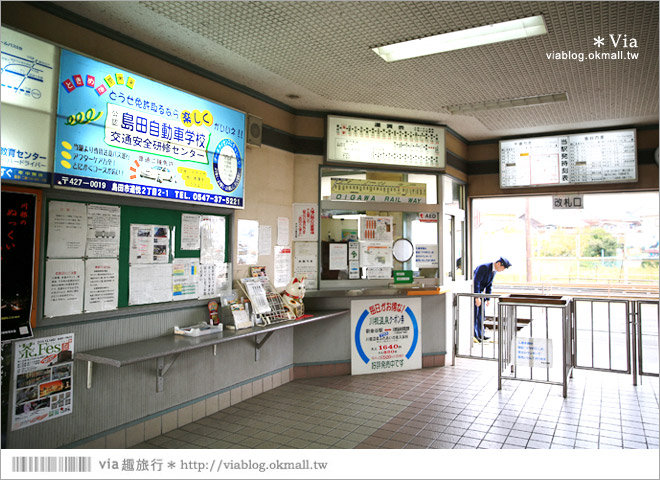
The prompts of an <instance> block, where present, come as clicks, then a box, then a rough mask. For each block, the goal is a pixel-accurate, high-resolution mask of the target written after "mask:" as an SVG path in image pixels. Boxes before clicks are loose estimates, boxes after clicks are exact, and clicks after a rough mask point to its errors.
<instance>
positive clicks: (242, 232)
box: [236, 219, 259, 265]
mask: <svg viewBox="0 0 660 480" xmlns="http://www.w3.org/2000/svg"><path fill="white" fill-rule="evenodd" d="M236 230H237V237H238V248H237V249H236V255H237V260H238V264H239V265H255V264H256V263H257V261H258V260H259V222H257V221H256V220H243V219H239V220H238V225H237V229H236Z"/></svg>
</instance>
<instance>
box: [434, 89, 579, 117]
mask: <svg viewBox="0 0 660 480" xmlns="http://www.w3.org/2000/svg"><path fill="white" fill-rule="evenodd" d="M567 100H568V95H566V92H561V93H550V94H547V95H536V96H533V97H521V98H509V99H506V100H492V101H490V102H478V103H466V104H463V105H450V106H448V107H445V108H446V109H447V110H449V113H452V114H462V113H468V112H479V111H482V110H494V109H496V108H511V107H526V106H530V105H543V104H546V103H555V102H565V101H567Z"/></svg>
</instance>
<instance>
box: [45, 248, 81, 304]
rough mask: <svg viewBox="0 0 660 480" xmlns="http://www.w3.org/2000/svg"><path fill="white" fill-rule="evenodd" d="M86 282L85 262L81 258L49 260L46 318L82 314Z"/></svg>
mask: <svg viewBox="0 0 660 480" xmlns="http://www.w3.org/2000/svg"><path fill="white" fill-rule="evenodd" d="M84 281H85V262H84V261H83V260H82V259H81V258H80V259H66V260H47V261H46V284H45V286H44V289H45V293H44V296H45V298H44V316H46V317H59V316H62V315H75V314H78V313H82V311H83V286H84Z"/></svg>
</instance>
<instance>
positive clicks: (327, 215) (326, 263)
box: [319, 167, 441, 288]
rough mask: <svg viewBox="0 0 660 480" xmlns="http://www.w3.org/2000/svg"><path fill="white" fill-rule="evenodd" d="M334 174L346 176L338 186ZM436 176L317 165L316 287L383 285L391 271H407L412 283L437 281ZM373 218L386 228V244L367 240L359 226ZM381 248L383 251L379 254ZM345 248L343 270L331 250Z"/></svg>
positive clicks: (433, 282) (387, 281) (437, 180)
mask: <svg viewBox="0 0 660 480" xmlns="http://www.w3.org/2000/svg"><path fill="white" fill-rule="evenodd" d="M337 178H340V179H344V180H345V181H344V185H342V187H344V189H343V190H340V189H339V188H337V187H338V185H337V183H338V182H337V181H336V180H335V181H334V183H333V179H337ZM439 180H440V177H439V176H438V175H437V174H426V173H402V172H390V171H387V172H383V171H374V170H368V169H349V168H341V169H340V168H334V167H322V168H321V178H320V187H321V188H320V191H321V217H320V229H319V233H320V237H321V238H320V242H319V248H320V262H319V263H320V265H319V267H320V280H321V285H320V286H321V288H324V287H328V288H332V287H334V286H338V287H343V286H348V287H353V286H355V287H362V286H368V284H371V283H377V284H379V285H388V284H390V283H392V281H393V272H394V271H396V270H410V271H412V272H413V276H414V278H415V282H416V283H424V284H439V283H440V282H439V280H440V270H439V264H440V262H439V255H440V253H441V252H440V249H439V245H440V244H439V242H438V237H439V228H440V225H439V218H440V217H441V215H440V207H441V205H440V204H439V201H438V200H439V195H438V187H440V184H439ZM365 185H366V186H365ZM411 185H412V186H414V188H416V189H417V190H415V192H413V193H412V199H411V197H407V196H406V195H408V194H409V190H410V188H412V187H411ZM420 185H421V187H420ZM347 186H350V188H351V189H352V190H349V189H348V188H347ZM383 188H384V189H385V190H382V189H383ZM420 192H421V193H420ZM393 199H394V200H393ZM374 218H375V219H385V220H384V221H385V222H386V224H387V226H386V228H387V229H389V231H391V235H389V236H388V239H387V240H386V241H382V243H383V244H385V245H377V243H378V242H379V240H382V239H379V238H369V237H368V235H367V234H366V232H365V229H364V228H363V226H362V224H361V222H363V221H365V219H374ZM376 230H378V228H376ZM402 240H403V241H402ZM341 244H346V246H342V245H341ZM381 247H382V251H383V252H386V254H385V255H379V254H378V251H379V248H381ZM355 248H358V249H359V251H358V252H357V257H358V258H359V264H358V267H357V268H355V265H356V264H355V263H353V268H351V265H350V259H351V258H352V255H355V253H354V252H353V251H352V249H355ZM344 251H346V252H347V253H348V257H349V265H348V266H347V267H348V268H341V269H338V268H333V264H334V265H335V266H337V265H338V264H337V262H336V259H337V256H336V255H335V253H336V252H339V253H340V255H341V254H342V252H344ZM374 252H375V253H374ZM395 253H397V254H396V255H395ZM333 260H334V262H333ZM380 265H382V268H381V267H379V266H380ZM324 282H325V283H324ZM340 283H341V284H340Z"/></svg>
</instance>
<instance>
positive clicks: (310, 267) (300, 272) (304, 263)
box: [293, 242, 318, 290]
mask: <svg viewBox="0 0 660 480" xmlns="http://www.w3.org/2000/svg"><path fill="white" fill-rule="evenodd" d="M317 266H318V245H317V243H316V242H296V243H295V250H294V257H293V276H294V277H297V278H300V277H302V276H307V282H306V283H305V285H306V286H307V290H313V289H315V288H316V284H317V278H318V273H317Z"/></svg>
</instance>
